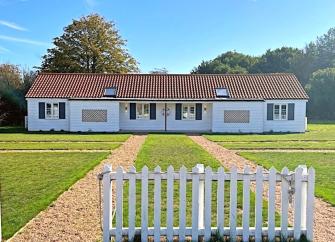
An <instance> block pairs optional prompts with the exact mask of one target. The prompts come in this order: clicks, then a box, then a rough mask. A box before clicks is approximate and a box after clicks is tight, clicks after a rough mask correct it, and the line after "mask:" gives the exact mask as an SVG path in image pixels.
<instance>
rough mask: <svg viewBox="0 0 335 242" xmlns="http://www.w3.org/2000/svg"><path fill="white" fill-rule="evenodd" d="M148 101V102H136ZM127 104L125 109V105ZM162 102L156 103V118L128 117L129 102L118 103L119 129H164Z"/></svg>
mask: <svg viewBox="0 0 335 242" xmlns="http://www.w3.org/2000/svg"><path fill="white" fill-rule="evenodd" d="M138 103H148V102H138ZM126 106H127V111H126V109H125V107H126ZM163 109H164V103H156V119H155V120H150V119H130V103H120V108H119V110H120V130H129V131H164V122H165V121H164V115H163V114H162V111H163Z"/></svg>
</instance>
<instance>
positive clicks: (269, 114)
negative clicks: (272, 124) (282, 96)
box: [267, 103, 273, 120]
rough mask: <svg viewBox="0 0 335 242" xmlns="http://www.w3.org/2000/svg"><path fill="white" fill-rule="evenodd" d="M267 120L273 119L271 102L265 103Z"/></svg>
mask: <svg viewBox="0 0 335 242" xmlns="http://www.w3.org/2000/svg"><path fill="white" fill-rule="evenodd" d="M267 120H273V103H268V105H267Z"/></svg>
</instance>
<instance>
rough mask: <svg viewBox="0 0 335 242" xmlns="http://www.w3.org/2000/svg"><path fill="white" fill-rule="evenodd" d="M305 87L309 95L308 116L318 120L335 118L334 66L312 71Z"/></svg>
mask: <svg viewBox="0 0 335 242" xmlns="http://www.w3.org/2000/svg"><path fill="white" fill-rule="evenodd" d="M306 89H307V92H308V94H309V97H310V100H309V103H308V114H309V116H311V117H312V118H313V119H319V120H335V112H334V106H335V95H334V90H335V68H326V69H321V70H318V71H316V72H314V73H313V74H312V78H311V80H310V83H309V84H308V85H307V87H306Z"/></svg>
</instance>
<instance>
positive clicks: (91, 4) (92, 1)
mask: <svg viewBox="0 0 335 242" xmlns="http://www.w3.org/2000/svg"><path fill="white" fill-rule="evenodd" d="M85 4H86V6H87V7H88V8H93V7H95V6H96V5H97V2H96V0H85Z"/></svg>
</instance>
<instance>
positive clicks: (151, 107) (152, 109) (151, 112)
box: [150, 103, 156, 119]
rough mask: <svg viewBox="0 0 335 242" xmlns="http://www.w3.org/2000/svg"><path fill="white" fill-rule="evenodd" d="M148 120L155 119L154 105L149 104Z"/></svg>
mask: <svg viewBox="0 0 335 242" xmlns="http://www.w3.org/2000/svg"><path fill="white" fill-rule="evenodd" d="M150 119H156V103H150Z"/></svg>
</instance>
